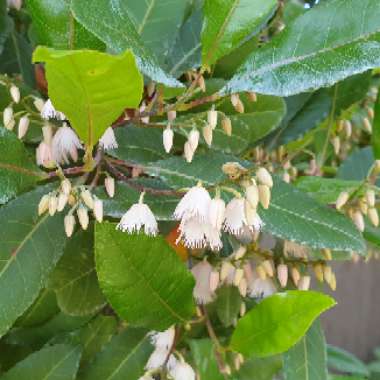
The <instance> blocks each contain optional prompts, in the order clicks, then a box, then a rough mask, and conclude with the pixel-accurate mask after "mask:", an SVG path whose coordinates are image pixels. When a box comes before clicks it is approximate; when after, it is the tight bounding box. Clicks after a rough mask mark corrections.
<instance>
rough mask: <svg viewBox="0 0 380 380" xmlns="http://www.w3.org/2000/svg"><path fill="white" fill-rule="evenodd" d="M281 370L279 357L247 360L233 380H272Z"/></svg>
mask: <svg viewBox="0 0 380 380" xmlns="http://www.w3.org/2000/svg"><path fill="white" fill-rule="evenodd" d="M281 368H282V359H281V356H279V355H276V356H269V357H267V358H255V357H252V358H249V359H246V360H245V361H244V364H243V366H242V367H241V368H240V370H239V371H238V372H237V373H236V374H235V375H233V380H273V378H274V376H275V375H276V374H277V373H278V372H279V371H280V369H281Z"/></svg>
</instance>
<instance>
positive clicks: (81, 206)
mask: <svg viewBox="0 0 380 380" xmlns="http://www.w3.org/2000/svg"><path fill="white" fill-rule="evenodd" d="M66 205H68V206H70V207H71V208H70V211H69V212H68V213H67V214H66V216H65V218H64V226H65V232H66V235H67V236H68V237H71V236H72V234H73V232H74V228H75V224H76V219H75V216H74V212H75V211H76V213H77V217H78V221H79V224H80V226H81V227H82V229H83V230H86V229H87V228H88V225H89V215H88V212H89V210H91V211H92V213H93V215H94V217H95V219H96V220H97V221H98V222H99V223H101V222H102V221H103V202H102V201H101V200H100V199H98V198H97V197H96V196H94V195H92V194H91V192H90V190H88V189H86V188H84V187H79V188H76V187H72V186H71V183H70V181H69V180H68V179H67V178H65V179H63V180H62V182H61V184H60V187H59V188H58V189H57V190H55V191H52V192H50V193H49V194H45V195H44V196H43V197H42V198H41V200H40V203H39V205H38V215H43V214H44V213H46V212H48V213H49V215H50V216H53V215H55V213H57V212H62V211H63V210H64V209H65V207H66Z"/></svg>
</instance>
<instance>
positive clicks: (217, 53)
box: [202, 0, 277, 66]
mask: <svg viewBox="0 0 380 380" xmlns="http://www.w3.org/2000/svg"><path fill="white" fill-rule="evenodd" d="M276 7H277V2H276V1H275V0H268V1H261V0H227V1H222V0H205V4H204V9H203V12H204V25H203V30H202V62H203V64H204V65H205V66H210V65H212V64H213V63H215V62H216V61H217V60H218V59H219V58H221V57H223V56H224V55H226V54H228V53H230V52H231V51H232V50H234V49H235V48H236V47H238V46H239V45H240V44H241V43H242V42H244V41H245V40H246V39H247V36H251V35H252V34H253V33H256V32H258V31H259V29H260V27H261V26H263V25H264V24H265V23H266V22H267V21H268V19H269V18H270V17H271V16H272V15H273V13H274V11H275V9H276Z"/></svg>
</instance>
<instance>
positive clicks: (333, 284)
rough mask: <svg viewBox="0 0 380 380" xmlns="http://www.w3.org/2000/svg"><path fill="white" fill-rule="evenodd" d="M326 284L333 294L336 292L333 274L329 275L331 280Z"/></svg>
mask: <svg viewBox="0 0 380 380" xmlns="http://www.w3.org/2000/svg"><path fill="white" fill-rule="evenodd" d="M328 284H329V286H330V288H331V290H332V291H334V292H335V290H336V277H335V273H332V274H331V280H330V282H329V283H328Z"/></svg>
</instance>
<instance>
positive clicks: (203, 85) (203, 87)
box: [198, 75, 206, 92]
mask: <svg viewBox="0 0 380 380" xmlns="http://www.w3.org/2000/svg"><path fill="white" fill-rule="evenodd" d="M198 86H199V88H200V89H201V91H202V92H206V82H205V78H204V77H203V75H200V76H199V78H198Z"/></svg>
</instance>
